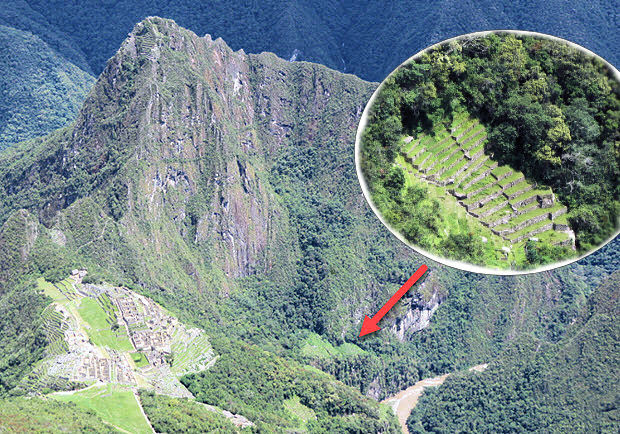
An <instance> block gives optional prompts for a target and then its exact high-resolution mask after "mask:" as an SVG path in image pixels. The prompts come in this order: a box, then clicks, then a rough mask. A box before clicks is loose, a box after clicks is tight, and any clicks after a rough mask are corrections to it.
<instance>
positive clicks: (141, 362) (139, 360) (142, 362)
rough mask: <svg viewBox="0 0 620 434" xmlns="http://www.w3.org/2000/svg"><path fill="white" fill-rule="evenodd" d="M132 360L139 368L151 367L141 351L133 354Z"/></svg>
mask: <svg viewBox="0 0 620 434" xmlns="http://www.w3.org/2000/svg"><path fill="white" fill-rule="evenodd" d="M131 359H132V360H133V362H134V363H135V364H136V366H137V367H138V368H142V367H144V366H148V365H149V361H148V360H147V359H146V357H145V355H144V354H142V353H141V352H140V351H137V352H135V353H131Z"/></svg>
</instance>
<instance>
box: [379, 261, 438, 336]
mask: <svg viewBox="0 0 620 434" xmlns="http://www.w3.org/2000/svg"><path fill="white" fill-rule="evenodd" d="M446 297H447V293H446V291H445V287H443V286H442V285H441V284H440V283H439V282H438V280H437V278H435V276H433V275H432V273H429V276H427V279H426V280H425V281H424V282H423V283H422V284H421V285H420V286H419V287H417V288H416V290H415V293H414V294H413V297H412V298H411V299H410V300H409V302H408V303H406V306H407V307H406V311H405V313H404V314H403V315H401V316H399V317H398V318H396V320H395V322H394V324H392V326H391V327H390V330H391V331H392V333H394V334H395V335H396V336H397V337H398V339H399V340H401V341H404V340H405V339H406V338H411V335H412V334H413V333H416V332H419V331H420V330H424V329H425V328H426V327H428V326H429V324H430V321H431V317H432V316H433V314H434V313H435V311H436V310H437V309H438V308H439V306H440V305H441V303H443V301H444V300H445V298H446Z"/></svg>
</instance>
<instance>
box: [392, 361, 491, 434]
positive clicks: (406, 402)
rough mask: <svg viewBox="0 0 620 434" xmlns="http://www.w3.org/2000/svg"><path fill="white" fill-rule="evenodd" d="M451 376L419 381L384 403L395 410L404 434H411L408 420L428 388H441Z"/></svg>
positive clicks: (472, 368)
mask: <svg viewBox="0 0 620 434" xmlns="http://www.w3.org/2000/svg"><path fill="white" fill-rule="evenodd" d="M486 368H487V364H486V363H483V364H481V365H477V366H473V367H471V368H469V370H470V371H477V372H482V371H484V370H485V369H486ZM449 376H450V374H444V375H441V376H439V377H433V378H425V379H424V380H420V381H418V382H417V383H415V384H414V385H413V386H411V387H408V388H407V389H405V390H401V391H400V392H398V393H397V394H396V395H394V396H392V397H390V398H387V399H385V400H383V401H382V402H383V403H384V404H388V405H390V406H391V407H392V408H393V409H394V413H395V414H396V417H397V418H398V423H399V424H400V427H401V429H402V430H403V433H405V434H409V430H408V429H407V418H408V417H409V415H410V414H411V410H413V409H414V407H415V406H416V405H417V404H418V399H419V398H420V396H421V395H422V393H423V392H424V389H425V388H427V387H437V386H440V385H441V384H442V383H443V382H444V381H446V378H448V377H449Z"/></svg>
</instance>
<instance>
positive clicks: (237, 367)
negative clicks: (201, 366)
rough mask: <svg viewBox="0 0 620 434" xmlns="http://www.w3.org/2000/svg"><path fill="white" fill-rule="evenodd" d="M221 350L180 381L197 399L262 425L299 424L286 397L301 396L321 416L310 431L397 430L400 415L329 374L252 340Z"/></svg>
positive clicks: (220, 347) (222, 346)
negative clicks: (385, 415) (206, 364)
mask: <svg viewBox="0 0 620 434" xmlns="http://www.w3.org/2000/svg"><path fill="white" fill-rule="evenodd" d="M216 351H217V352H218V354H219V355H220V357H219V359H218V361H217V363H216V364H215V365H213V367H211V368H210V369H208V370H206V371H203V372H201V373H198V374H189V375H186V376H185V377H183V378H182V379H181V381H182V382H183V384H184V385H185V386H186V387H187V388H188V389H189V390H190V391H191V392H192V393H193V394H194V396H196V399H197V400H199V401H201V402H205V403H207V404H212V405H216V406H219V407H222V408H226V409H228V410H229V411H232V412H234V413H239V414H242V415H244V416H246V417H247V418H248V419H250V420H252V421H253V422H254V423H256V424H257V425H258V427H259V428H261V427H264V428H265V429H275V428H276V427H279V428H287V427H288V428H294V427H295V426H296V425H297V424H298V423H299V419H298V418H297V417H294V415H292V414H291V413H290V412H289V411H288V410H287V408H286V406H285V401H287V400H290V399H292V398H294V397H298V398H299V400H300V403H301V404H303V405H304V406H306V407H308V408H310V409H312V410H313V411H314V412H315V413H316V416H317V421H316V422H309V424H308V428H309V430H310V431H311V432H313V431H314V430H315V429H319V428H320V427H324V426H339V427H342V429H343V430H344V432H359V431H360V430H361V431H364V432H376V431H379V430H381V431H383V432H397V428H396V425H395V420H394V419H393V418H389V419H384V418H383V416H382V415H381V412H380V410H379V405H378V404H377V403H376V402H374V401H372V400H370V399H368V398H365V397H363V396H362V395H360V394H359V392H356V391H355V390H354V389H352V388H349V387H347V386H345V385H343V384H342V383H339V382H335V381H334V380H333V378H332V377H330V376H328V375H326V374H322V373H318V372H315V371H313V370H308V369H306V368H304V367H303V366H301V365H298V364H296V363H294V362H288V361H285V360H284V359H281V358H279V357H276V356H274V355H272V354H270V353H267V352H265V351H263V350H260V349H259V348H257V347H255V346H253V345H248V344H241V343H235V342H226V343H225V344H224V343H220V344H218V345H217V346H216ZM315 423H316V425H315Z"/></svg>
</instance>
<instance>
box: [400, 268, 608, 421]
mask: <svg viewBox="0 0 620 434" xmlns="http://www.w3.org/2000/svg"><path fill="white" fill-rule="evenodd" d="M619 287H620V274H619V273H618V272H616V273H615V274H613V275H612V276H611V277H610V278H609V279H608V280H606V281H605V282H604V283H603V284H602V285H601V286H600V287H599V288H598V289H597V290H596V291H595V293H594V294H593V295H592V296H591V298H590V301H589V302H588V303H587V305H585V306H584V307H583V309H582V312H581V313H580V315H579V316H578V317H577V319H576V322H575V323H574V324H572V325H571V326H570V327H569V330H568V331H567V334H566V336H565V337H564V338H563V339H561V340H560V341H559V342H558V343H556V344H548V343H546V342H544V341H542V340H540V339H536V338H535V337H533V336H531V335H530V336H528V335H524V336H522V337H519V338H517V339H516V340H515V341H514V342H513V343H511V344H510V345H509V346H508V348H507V349H506V350H505V351H504V352H502V354H501V355H500V356H499V357H498V359H497V361H495V362H493V363H491V365H490V366H489V368H488V369H487V370H486V371H484V372H483V373H477V372H471V373H467V374H462V375H460V376H451V377H450V378H448V380H447V381H446V382H445V384H444V385H443V386H441V387H439V389H438V390H428V389H427V391H426V392H425V393H424V395H423V396H422V398H421V399H420V402H419V404H418V406H417V407H416V408H415V409H414V411H413V412H412V415H411V417H410V418H409V420H408V426H409V431H410V432H412V433H417V432H446V433H448V432H460V431H501V432H505V431H528V432H532V431H534V432H540V431H545V432H549V431H551V432H567V431H573V432H615V431H616V429H617V427H618V417H619V414H618V408H617V400H618V386H619V384H618V382H619V376H620V372H619V371H618V367H619V366H620V351H619V348H618V341H619V339H620V328H619V326H618V321H617V318H618V314H619V313H620V312H619V311H618V288H619Z"/></svg>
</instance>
